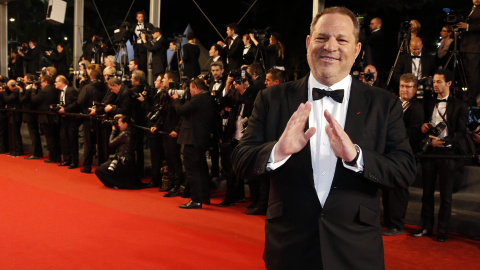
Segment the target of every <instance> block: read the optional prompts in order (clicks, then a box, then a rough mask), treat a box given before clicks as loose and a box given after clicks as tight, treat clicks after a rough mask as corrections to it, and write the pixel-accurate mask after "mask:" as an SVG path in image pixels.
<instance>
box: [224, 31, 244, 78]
mask: <svg viewBox="0 0 480 270" xmlns="http://www.w3.org/2000/svg"><path fill="white" fill-rule="evenodd" d="M243 47H244V45H243V41H242V37H241V36H237V37H236V38H235V39H234V40H232V43H231V44H230V46H229V45H228V44H227V45H226V46H225V47H223V49H224V51H225V55H226V56H227V59H228V61H227V62H228V66H227V67H228V68H226V69H227V70H228V71H231V70H236V69H240V67H241V66H242V54H243Z"/></svg>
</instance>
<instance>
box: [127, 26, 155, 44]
mask: <svg viewBox="0 0 480 270" xmlns="http://www.w3.org/2000/svg"><path fill="white" fill-rule="evenodd" d="M137 25H138V22H135V23H133V24H131V28H130V34H129V39H130V43H132V44H135V43H136V42H137V40H138V39H139V37H137V34H136V33H135V29H136V28H137ZM143 28H144V29H146V30H147V31H152V30H153V24H151V23H149V22H143ZM140 39H141V38H140ZM142 42H143V41H142ZM142 44H143V43H142Z"/></svg>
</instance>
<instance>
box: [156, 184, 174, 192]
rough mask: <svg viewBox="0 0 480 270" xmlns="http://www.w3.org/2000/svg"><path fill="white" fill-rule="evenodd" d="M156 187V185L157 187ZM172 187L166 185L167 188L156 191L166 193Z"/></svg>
mask: <svg viewBox="0 0 480 270" xmlns="http://www.w3.org/2000/svg"><path fill="white" fill-rule="evenodd" d="M157 186H158V185H157ZM172 188H173V187H172V186H171V185H168V186H167V187H165V188H160V189H159V190H158V191H160V192H168V191H170V190H171V189H172Z"/></svg>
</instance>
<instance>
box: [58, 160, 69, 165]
mask: <svg viewBox="0 0 480 270" xmlns="http://www.w3.org/2000/svg"><path fill="white" fill-rule="evenodd" d="M58 166H70V162H68V161H64V162H60V163H58Z"/></svg>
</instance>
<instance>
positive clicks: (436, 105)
mask: <svg viewBox="0 0 480 270" xmlns="http://www.w3.org/2000/svg"><path fill="white" fill-rule="evenodd" d="M435 109H436V110H437V113H438V115H440V117H441V118H442V120H443V122H444V123H445V124H446V125H447V128H448V122H447V119H446V118H445V115H447V106H445V112H444V113H443V114H442V113H441V112H440V110H439V109H438V103H437V104H435Z"/></svg>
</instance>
